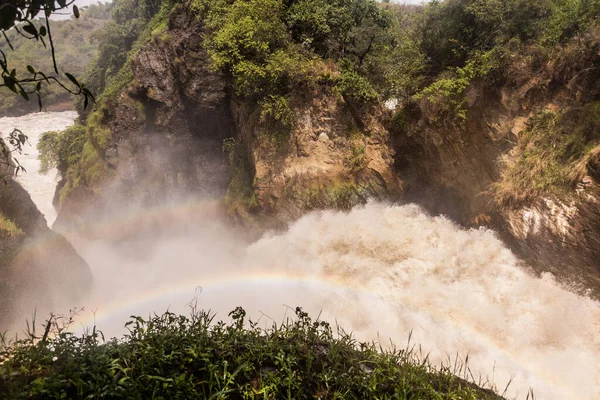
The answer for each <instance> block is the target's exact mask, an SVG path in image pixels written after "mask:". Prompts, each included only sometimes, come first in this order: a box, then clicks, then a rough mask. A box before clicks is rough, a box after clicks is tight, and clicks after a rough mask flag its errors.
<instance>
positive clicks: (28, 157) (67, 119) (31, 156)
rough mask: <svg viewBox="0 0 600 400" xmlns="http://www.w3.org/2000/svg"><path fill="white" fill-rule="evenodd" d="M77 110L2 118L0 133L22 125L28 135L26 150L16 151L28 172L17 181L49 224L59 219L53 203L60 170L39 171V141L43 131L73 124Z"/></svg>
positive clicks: (21, 128)
mask: <svg viewBox="0 0 600 400" xmlns="http://www.w3.org/2000/svg"><path fill="white" fill-rule="evenodd" d="M76 118H77V112H75V111H64V112H40V113H34V114H28V115H25V116H23V117H16V118H15V117H4V118H0V133H1V134H3V135H8V134H9V133H10V132H12V131H13V129H20V130H21V131H23V133H25V134H26V135H27V137H28V139H29V140H28V141H27V143H25V145H24V146H23V154H20V155H19V154H14V156H15V157H16V158H17V159H18V160H19V162H20V163H21V165H22V166H23V167H24V168H25V170H26V171H27V173H21V174H20V175H19V176H18V178H17V181H19V183H20V184H21V185H22V186H23V187H24V188H25V189H26V190H27V192H28V193H29V195H30V196H31V198H32V200H33V201H34V203H35V204H36V205H37V207H38V209H39V210H40V212H41V213H42V214H44V217H46V221H47V222H48V225H50V226H52V223H53V222H54V220H55V219H56V210H54V207H53V206H52V198H53V196H54V191H55V190H56V184H57V171H56V169H51V170H50V171H48V173H47V174H40V173H39V168H40V162H39V160H38V157H39V151H38V149H37V143H38V141H39V139H40V137H41V136H42V134H43V133H44V132H48V131H62V130H64V129H65V128H67V127H69V126H71V125H73V123H74V121H75V119H76Z"/></svg>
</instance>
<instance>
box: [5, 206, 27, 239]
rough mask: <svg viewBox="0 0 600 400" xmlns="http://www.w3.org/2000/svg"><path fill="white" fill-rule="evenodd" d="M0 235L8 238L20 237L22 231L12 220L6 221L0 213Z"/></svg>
mask: <svg viewBox="0 0 600 400" xmlns="http://www.w3.org/2000/svg"><path fill="white" fill-rule="evenodd" d="M0 233H3V234H4V235H7V236H8V237H17V236H22V235H23V231H22V230H21V228H19V227H18V226H17V225H16V224H15V223H14V222H13V221H12V220H10V219H8V218H7V217H5V216H4V214H2V213H1V212H0Z"/></svg>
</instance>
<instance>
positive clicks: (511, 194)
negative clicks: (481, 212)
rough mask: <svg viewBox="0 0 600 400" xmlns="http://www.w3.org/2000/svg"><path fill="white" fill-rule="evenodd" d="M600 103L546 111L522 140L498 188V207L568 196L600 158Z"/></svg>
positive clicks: (496, 188) (532, 122)
mask: <svg viewBox="0 0 600 400" xmlns="http://www.w3.org/2000/svg"><path fill="white" fill-rule="evenodd" d="M598 126H600V102H593V103H589V104H587V105H585V106H582V107H575V108H573V109H571V110H565V111H562V112H554V111H547V110H546V111H541V112H539V113H537V114H536V115H534V116H533V117H532V119H531V120H530V121H529V125H528V127H527V129H526V130H525V131H524V132H522V133H521V134H520V136H519V142H518V145H517V148H516V154H515V160H514V161H513V162H511V163H509V165H508V166H507V169H506V170H505V172H504V173H503V176H502V179H501V181H500V182H499V183H498V184H496V185H495V186H494V194H495V196H496V199H497V201H498V203H500V204H507V203H518V202H520V201H522V200H526V199H530V198H535V197H536V196H539V195H543V194H555V195H559V196H562V195H566V194H568V193H570V192H571V191H572V189H573V187H574V185H575V184H576V183H577V182H579V181H581V179H582V178H583V177H584V176H585V175H587V174H588V173H594V171H592V170H591V163H593V162H594V161H597V157H598V155H599V154H600V132H598Z"/></svg>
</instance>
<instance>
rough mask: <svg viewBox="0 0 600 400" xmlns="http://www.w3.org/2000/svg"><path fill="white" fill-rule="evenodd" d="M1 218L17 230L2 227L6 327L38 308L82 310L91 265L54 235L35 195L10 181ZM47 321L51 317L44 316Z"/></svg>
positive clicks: (1, 196)
mask: <svg viewBox="0 0 600 400" xmlns="http://www.w3.org/2000/svg"><path fill="white" fill-rule="evenodd" d="M0 216H1V217H2V218H3V220H4V221H5V222H6V221H10V222H8V223H9V224H10V226H11V227H12V229H8V230H7V229H6V225H5V226H4V228H5V229H0V273H1V274H2V282H1V284H0V327H4V328H6V327H7V325H6V324H8V323H10V322H19V323H23V322H24V321H14V319H15V318H21V317H23V316H24V315H27V316H31V315H32V313H33V312H34V311H35V309H36V307H37V308H38V311H40V312H42V310H41V307H42V306H43V307H48V310H50V309H51V308H52V307H53V306H57V305H58V304H59V301H60V304H61V305H65V304H68V305H69V306H77V305H78V304H77V301H78V299H80V298H81V296H82V295H83V294H84V293H85V292H86V291H87V290H88V289H89V287H90V285H91V279H92V278H91V274H90V271H89V268H88V266H87V264H86V263H85V261H84V260H83V259H82V258H81V257H80V256H79V255H78V254H77V253H76V251H75V249H73V247H72V246H71V245H70V244H69V242H68V241H67V240H66V239H65V238H64V237H62V236H61V235H59V234H57V233H54V232H53V231H51V230H50V229H49V228H48V226H47V225H46V220H45V218H44V216H43V215H42V214H41V213H40V212H39V211H38V209H37V208H36V206H35V205H34V203H33V201H32V200H31V197H30V196H29V194H28V193H27V192H26V191H25V190H24V189H23V188H22V187H21V186H20V185H19V184H18V183H17V182H15V181H13V180H12V179H7V184H6V185H4V184H2V188H1V189H0ZM42 317H45V316H42Z"/></svg>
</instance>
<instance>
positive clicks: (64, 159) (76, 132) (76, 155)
mask: <svg viewBox="0 0 600 400" xmlns="http://www.w3.org/2000/svg"><path fill="white" fill-rule="evenodd" d="M85 140H86V136H85V127H84V126H83V125H80V124H75V125H73V126H70V127H68V128H67V129H65V130H64V131H62V132H54V131H52V132H45V133H43V134H42V136H41V137H40V140H39V142H38V145H37V148H38V150H39V152H40V153H39V159H40V172H41V173H47V172H48V171H49V170H51V169H52V168H57V169H58V172H59V173H60V174H61V175H62V176H63V177H65V176H66V172H67V170H68V169H69V168H70V167H72V166H74V165H75V164H77V162H78V161H79V159H80V157H81V154H82V152H83V145H84V143H85Z"/></svg>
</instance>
